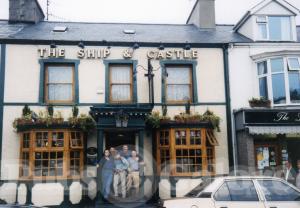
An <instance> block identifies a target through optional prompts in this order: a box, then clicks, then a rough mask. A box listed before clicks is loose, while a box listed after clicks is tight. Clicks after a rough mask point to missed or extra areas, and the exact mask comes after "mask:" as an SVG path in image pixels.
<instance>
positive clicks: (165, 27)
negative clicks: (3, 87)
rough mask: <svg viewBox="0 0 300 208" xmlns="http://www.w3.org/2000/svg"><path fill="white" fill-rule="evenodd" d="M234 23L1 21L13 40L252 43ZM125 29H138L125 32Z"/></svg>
mask: <svg viewBox="0 0 300 208" xmlns="http://www.w3.org/2000/svg"><path fill="white" fill-rule="evenodd" d="M55 26H67V28H68V30H67V31H66V32H53V31H52V30H53V28H54V27H55ZM232 28H233V25H217V26H216V29H199V28H197V27H196V26H195V25H185V24H182V25H172V24H132V23H130V24H125V23H83V22H80V23H78V22H46V21H44V22H39V23H37V24H9V23H8V21H7V20H1V21H0V41H1V39H2V40H3V39H5V40H9V41H10V42H14V40H15V41H20V40H26V41H36V42H39V41H66V42H68V41H70V42H72V41H73V42H76V41H77V42H78V41H81V40H82V41H85V42H101V41H103V40H105V41H107V42H115V43H135V42H138V43H145V44H147V43H149V44H151V43H160V42H162V43H170V44H174V43H175V44H177V43H178V44H180V43H186V42H189V43H192V44H194V43H195V44H222V43H229V42H238V43H241V42H252V41H251V40H250V39H248V38H246V37H244V36H242V35H240V34H238V33H234V32H233V31H232ZM124 29H126V30H127V29H130V30H135V31H136V33H135V34H125V33H124V32H123V30H124Z"/></svg>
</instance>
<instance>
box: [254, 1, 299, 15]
mask: <svg viewBox="0 0 300 208" xmlns="http://www.w3.org/2000/svg"><path fill="white" fill-rule="evenodd" d="M256 14H258V15H294V14H293V13H292V12H291V11H290V10H288V9H287V8H285V7H283V6H282V5H280V4H278V3H277V2H275V1H271V2H270V3H269V4H267V5H266V6H265V7H263V8H261V9H260V10H258V11H257V12H256Z"/></svg>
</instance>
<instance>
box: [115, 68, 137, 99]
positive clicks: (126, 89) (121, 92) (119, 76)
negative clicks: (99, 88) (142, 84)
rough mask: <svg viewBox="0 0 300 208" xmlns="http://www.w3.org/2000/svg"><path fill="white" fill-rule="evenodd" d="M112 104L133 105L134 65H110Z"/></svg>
mask: <svg viewBox="0 0 300 208" xmlns="http://www.w3.org/2000/svg"><path fill="white" fill-rule="evenodd" d="M109 71H110V80H109V81H110V96H109V97H110V102H111V103H131V102H132V100H133V99H132V95H133V84H132V81H133V79H132V65H131V64H121V65H117V64H112V65H110V70H109Z"/></svg>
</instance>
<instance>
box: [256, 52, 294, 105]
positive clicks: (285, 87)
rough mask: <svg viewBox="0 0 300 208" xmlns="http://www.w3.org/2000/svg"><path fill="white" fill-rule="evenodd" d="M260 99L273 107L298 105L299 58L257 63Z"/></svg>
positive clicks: (278, 58)
mask: <svg viewBox="0 0 300 208" xmlns="http://www.w3.org/2000/svg"><path fill="white" fill-rule="evenodd" d="M257 77H258V89H259V95H260V97H264V98H267V99H270V100H272V101H273V104H274V105H282V104H299V103H300V59H299V57H276V58H270V59H268V60H264V61H262V62H259V63H257Z"/></svg>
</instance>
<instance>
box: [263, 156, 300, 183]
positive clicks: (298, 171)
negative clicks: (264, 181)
mask: <svg viewBox="0 0 300 208" xmlns="http://www.w3.org/2000/svg"><path fill="white" fill-rule="evenodd" d="M263 174H264V175H266V176H273V177H280V178H282V179H284V180H286V181H287V182H289V183H291V184H293V185H295V186H296V187H297V188H299V189H300V160H298V161H297V166H296V168H294V167H293V165H292V161H291V160H288V161H287V162H286V164H285V168H284V169H283V170H282V169H279V170H277V171H276V170H273V169H271V168H269V167H268V168H265V169H264V173H263Z"/></svg>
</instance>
